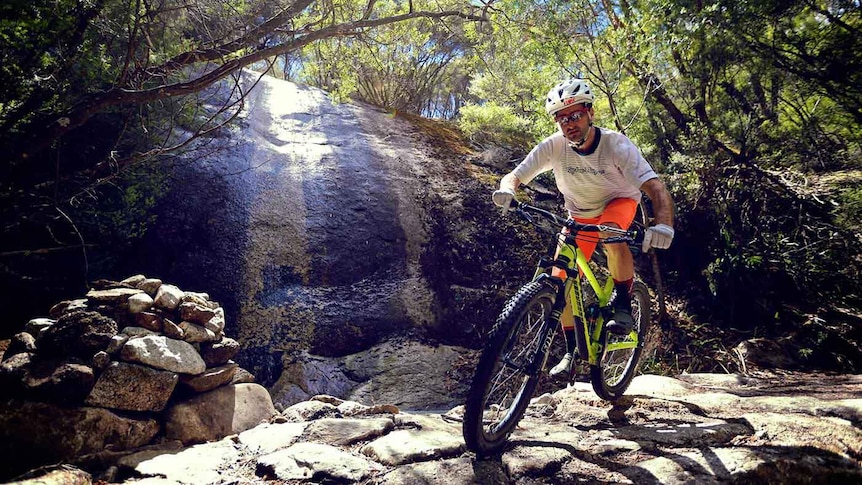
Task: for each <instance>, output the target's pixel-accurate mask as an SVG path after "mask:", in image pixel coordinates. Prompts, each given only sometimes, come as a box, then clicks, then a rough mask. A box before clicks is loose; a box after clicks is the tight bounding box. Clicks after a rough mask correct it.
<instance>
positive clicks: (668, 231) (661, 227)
mask: <svg viewBox="0 0 862 485" xmlns="http://www.w3.org/2000/svg"><path fill="white" fill-rule="evenodd" d="M672 241H673V228H672V227H670V226H668V225H667V224H656V225H655V226H653V227H650V228H649V229H647V231H646V234H645V235H644V243H643V251H644V252H647V251H649V250H650V248H656V249H667V248H669V247H670V243H671V242H672Z"/></svg>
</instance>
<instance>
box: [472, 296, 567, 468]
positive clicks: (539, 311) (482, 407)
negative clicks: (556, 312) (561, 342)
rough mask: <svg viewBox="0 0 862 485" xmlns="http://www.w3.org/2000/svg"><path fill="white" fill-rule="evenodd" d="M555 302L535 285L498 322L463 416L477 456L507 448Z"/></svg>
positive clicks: (535, 376)
mask: <svg viewBox="0 0 862 485" xmlns="http://www.w3.org/2000/svg"><path fill="white" fill-rule="evenodd" d="M555 299H556V289H555V288H554V287H553V286H551V285H549V284H547V283H542V282H536V281H533V282H530V283H527V284H526V285H524V286H523V287H521V289H520V290H518V292H517V293H516V294H515V296H513V297H512V298H511V299H509V301H508V302H506V306H505V307H504V308H503V311H502V312H501V313H500V316H499V317H497V321H496V323H495V324H494V328H493V329H492V330H491V333H490V335H489V339H488V343H487V344H486V346H485V348H484V350H483V351H482V355H481V357H480V358H479V364H478V365H477V367H476V373H475V375H474V376H473V382H472V384H471V386H470V391H469V394H468V396H467V403H466V406H465V411H464V424H463V433H464V441H466V443H467V447H468V448H469V449H471V450H472V451H474V452H476V453H477V454H479V455H488V454H492V453H495V452H497V451H499V450H501V449H502V448H503V446H505V444H506V440H507V439H508V437H509V434H511V432H512V431H513V430H514V429H515V426H516V425H517V424H518V421H519V420H520V419H521V417H522V416H523V415H524V411H525V410H526V409H527V405H528V404H529V403H530V398H531V397H532V396H533V392H534V391H535V389H536V385H537V384H538V382H539V375H540V373H541V371H542V369H543V367H544V365H545V360H546V358H547V349H548V348H549V347H550V343H551V341H550V339H552V338H553V334H554V330H555V327H556V324H557V322H555V321H552V318H551V310H552V308H553V306H554V300H555Z"/></svg>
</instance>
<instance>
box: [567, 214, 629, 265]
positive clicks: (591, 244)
mask: <svg viewBox="0 0 862 485" xmlns="http://www.w3.org/2000/svg"><path fill="white" fill-rule="evenodd" d="M637 210H638V201H636V200H634V199H614V200H612V201H610V202H608V205H607V206H605V210H604V211H603V212H602V213H601V214H599V215H598V216H597V217H587V218H581V217H573V219H574V220H575V221H576V222H580V223H581V224H607V223H609V222H612V223H614V224H616V225H617V226H619V227H621V228H622V229H628V228H629V226H631V225H632V221H634V220H635V213H636V212H637ZM597 238H598V233H596V232H584V233H583V234H579V235H577V236H575V241H576V242H577V243H578V247H579V248H581V251H583V252H584V256H585V257H586V258H587V261H589V260H590V258H591V257H592V256H593V252H594V251H595V250H596V245H597V244H598V242H597V241H596V239H597Z"/></svg>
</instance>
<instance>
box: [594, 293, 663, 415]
mask: <svg viewBox="0 0 862 485" xmlns="http://www.w3.org/2000/svg"><path fill="white" fill-rule="evenodd" d="M632 320H634V327H633V328H632V332H631V333H629V334H628V335H622V336H619V335H613V334H611V333H610V332H608V334H607V339H606V341H605V348H606V349H607V350H606V351H605V352H604V355H603V356H602V358H601V360H600V361H599V363H598V364H597V365H591V366H590V381H592V384H593V390H594V391H596V394H598V396H599V397H600V398H602V399H605V400H608V401H615V400H617V399H619V398H620V397H622V395H623V393H624V392H626V389H627V388H628V387H629V384H630V383H631V381H632V378H633V377H634V376H635V373H636V372H637V370H638V364H639V363H640V356H641V352H642V351H643V347H644V342H645V341H646V336H647V331H648V330H649V325H650V298H649V291H648V290H647V287H646V285H644V284H643V283H641V282H640V281H636V282H635V284H634V287H633V288H632Z"/></svg>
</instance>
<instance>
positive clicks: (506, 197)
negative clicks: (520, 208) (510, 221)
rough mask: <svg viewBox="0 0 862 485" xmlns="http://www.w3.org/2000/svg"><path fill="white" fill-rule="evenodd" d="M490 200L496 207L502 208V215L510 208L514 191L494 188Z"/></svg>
mask: <svg viewBox="0 0 862 485" xmlns="http://www.w3.org/2000/svg"><path fill="white" fill-rule="evenodd" d="M491 200H493V201H494V204H495V205H496V206H497V207H502V208H503V215H506V212H508V211H509V209H511V208H512V201H513V200H515V192H513V191H511V190H509V189H500V190H495V191H494V193H493V194H492V195H491Z"/></svg>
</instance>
